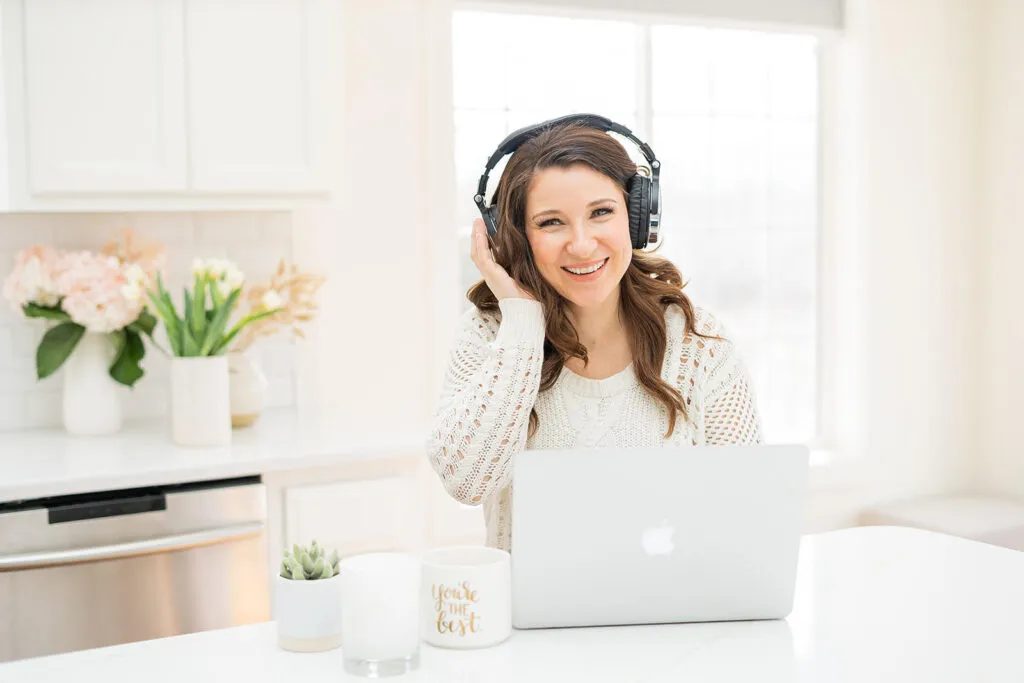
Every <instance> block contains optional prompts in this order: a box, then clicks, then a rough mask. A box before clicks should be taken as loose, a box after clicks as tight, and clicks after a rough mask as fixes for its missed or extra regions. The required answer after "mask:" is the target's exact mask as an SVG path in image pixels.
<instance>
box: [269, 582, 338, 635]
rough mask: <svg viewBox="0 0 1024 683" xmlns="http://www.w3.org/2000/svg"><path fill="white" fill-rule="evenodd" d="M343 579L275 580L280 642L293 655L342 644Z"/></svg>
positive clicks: (275, 617)
mask: <svg viewBox="0 0 1024 683" xmlns="http://www.w3.org/2000/svg"><path fill="white" fill-rule="evenodd" d="M341 609H342V607H341V580H340V579H339V578H338V576H337V575H335V576H332V577H331V578H329V579H316V580H313V581H293V580H292V579H286V578H284V577H283V576H281V575H278V576H276V577H275V579H274V620H275V621H276V622H277V643H278V645H279V646H280V647H281V648H282V649H284V650H291V651H292V652H323V651H324V650H333V649H334V648H336V647H338V646H340V645H341Z"/></svg>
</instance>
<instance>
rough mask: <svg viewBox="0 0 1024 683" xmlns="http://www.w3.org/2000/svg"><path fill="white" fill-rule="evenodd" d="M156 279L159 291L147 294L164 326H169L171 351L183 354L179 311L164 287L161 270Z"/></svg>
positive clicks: (178, 354)
mask: <svg viewBox="0 0 1024 683" xmlns="http://www.w3.org/2000/svg"><path fill="white" fill-rule="evenodd" d="M156 281H157V293H156V294H154V293H153V292H147V295H148V296H149V299H150V301H152V302H153V307H154V308H155V309H156V312H157V315H159V316H160V319H161V320H163V321H164V327H166V328H167V338H168V339H169V340H170V341H171V353H173V354H174V355H175V356H181V355H182V353H181V350H182V349H181V320H180V319H179V318H178V313H177V311H175V310H174V304H173V303H172V302H171V297H170V295H169V294H168V293H167V290H166V289H165V288H164V281H163V278H162V277H161V275H160V273H159V272H157V274H156Z"/></svg>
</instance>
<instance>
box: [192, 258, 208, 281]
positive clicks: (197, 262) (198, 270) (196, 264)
mask: <svg viewBox="0 0 1024 683" xmlns="http://www.w3.org/2000/svg"><path fill="white" fill-rule="evenodd" d="M206 271H207V267H206V263H205V262H204V261H203V259H201V258H198V257H196V258H194V259H192V275H194V276H196V277H202V276H203V275H205V274H206Z"/></svg>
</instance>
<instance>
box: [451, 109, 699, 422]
mask: <svg viewBox="0 0 1024 683" xmlns="http://www.w3.org/2000/svg"><path fill="white" fill-rule="evenodd" d="M574 164H586V165H587V166H589V167H590V168H592V169H594V170H595V171H597V172H598V173H601V174H603V175H605V176H607V177H608V178H611V179H612V180H613V181H614V182H615V184H616V185H618V186H619V190H620V191H621V192H622V194H623V199H624V201H628V199H629V187H628V183H629V182H630V179H631V178H632V177H633V175H634V174H635V173H636V164H634V163H633V161H632V160H630V158H629V155H628V154H627V153H626V150H625V148H624V147H623V146H622V145H621V144H620V143H619V142H618V141H617V140H616V139H615V138H613V137H611V136H610V135H608V134H607V133H604V132H603V131H600V130H597V129H594V128H589V127H587V126H584V125H581V124H576V123H568V124H562V125H560V126H556V127H551V128H548V129H546V130H544V131H543V132H541V133H539V134H537V135H536V136H534V137H533V138H530V139H529V140H527V141H526V142H524V143H523V144H522V145H521V146H520V147H519V149H517V150H516V151H515V152H514V153H513V154H512V156H511V157H510V158H509V161H508V163H507V164H506V166H505V170H504V172H503V173H502V174H501V179H500V180H499V182H498V187H497V189H496V191H495V201H496V203H497V205H498V232H497V234H496V235H495V236H494V238H493V239H492V241H491V249H492V251H493V253H494V260H495V261H496V262H497V263H498V264H499V265H501V266H502V267H503V268H505V270H506V271H507V272H508V274H509V275H511V276H512V278H513V279H515V280H516V282H518V283H519V284H520V285H522V287H523V288H524V289H526V290H527V291H528V292H530V293H531V294H532V295H533V296H534V297H535V298H536V299H537V300H538V301H540V302H541V304H542V305H543V307H544V318H545V326H546V330H545V339H544V365H543V370H542V372H541V381H540V391H547V390H548V389H550V388H551V387H552V386H554V384H555V381H556V380H557V379H558V376H559V374H560V372H561V370H562V367H563V365H564V364H565V361H566V360H568V359H569V358H573V357H576V358H580V359H582V360H583V362H584V364H586V363H587V362H588V356H587V349H586V347H585V346H583V345H582V344H581V343H580V339H579V335H578V334H577V331H576V328H575V326H574V325H573V324H572V321H571V320H570V318H569V316H568V315H567V302H566V300H565V299H564V298H563V297H562V295H561V294H559V293H558V292H557V291H556V290H555V288H554V287H552V286H551V285H550V284H548V282H547V281H546V280H545V279H544V278H543V277H542V276H541V274H540V272H539V271H538V270H537V266H536V264H535V263H534V259H533V251H532V249H531V248H530V243H529V240H528V239H527V237H526V219H525V217H526V198H527V194H528V192H529V189H530V184H531V182H532V180H533V177H534V174H536V173H538V172H540V171H543V170H546V169H548V168H553V167H557V168H568V167H569V166H572V165H574ZM683 287H685V283H684V282H683V278H682V276H681V275H680V274H679V270H678V269H677V268H676V267H675V265H673V264H672V263H671V262H670V261H668V260H667V259H664V258H661V257H659V256H655V255H654V254H653V253H651V252H645V251H642V250H637V249H634V250H633V256H632V259H631V262H630V264H629V266H628V267H627V269H626V273H625V275H623V277H622V280H621V281H620V283H619V292H620V303H619V306H620V312H619V314H620V318H621V319H622V320H623V321H624V322H625V325H626V334H627V335H628V338H629V346H630V350H631V351H632V356H633V370H634V372H635V373H636V376H637V379H638V380H639V382H640V384H641V385H642V386H643V387H644V389H645V390H646V391H647V392H648V393H649V394H650V395H651V396H652V397H653V398H654V399H655V400H656V401H658V402H659V403H661V404H662V405H663V406H664V407H665V409H666V410H667V411H668V415H669V423H668V432H667V433H666V434H665V438H668V437H669V436H671V435H672V433H673V432H674V431H675V426H676V413H677V412H681V413H682V414H683V418H684V419H688V417H689V414H688V411H687V408H686V404H685V403H684V402H683V398H682V395H681V394H680V392H679V390H678V388H676V387H674V386H672V385H671V384H669V383H668V382H666V381H665V380H663V379H662V378H661V365H662V360H663V359H664V357H665V347H666V346H667V344H668V341H667V338H666V326H665V309H666V308H667V307H668V306H669V305H671V304H675V305H677V306H679V307H680V308H681V309H682V310H683V313H684V314H685V317H686V332H687V334H691V335H695V336H699V337H705V338H707V335H704V334H701V333H699V332H698V331H697V330H696V328H695V327H694V324H693V320H694V313H693V305H692V304H691V303H690V299H689V298H688V297H687V296H686V295H685V294H683V291H682V290H683ZM466 297H467V298H468V299H469V301H470V302H472V303H473V305H475V306H476V307H477V309H479V310H480V311H490V312H498V311H499V307H498V300H497V298H496V297H495V296H494V294H493V293H492V292H491V290H490V288H489V287H488V286H487V283H486V282H485V281H484V280H480V281H479V282H477V283H476V284H474V285H473V286H472V287H470V289H469V291H468V292H467V294H466ZM538 424H539V418H538V417H537V411H536V409H531V411H530V426H529V432H528V433H529V434H530V435H532V434H533V433H535V432H536V430H537V426H538Z"/></svg>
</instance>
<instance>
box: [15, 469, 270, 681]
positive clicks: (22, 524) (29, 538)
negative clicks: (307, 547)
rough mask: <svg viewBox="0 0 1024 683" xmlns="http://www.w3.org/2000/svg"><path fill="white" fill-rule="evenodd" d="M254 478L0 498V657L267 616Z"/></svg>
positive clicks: (261, 518) (261, 499)
mask: <svg viewBox="0 0 1024 683" xmlns="http://www.w3.org/2000/svg"><path fill="white" fill-rule="evenodd" d="M265 522H266V492H265V490H264V486H263V484H262V483H261V481H260V478H259V477H244V478H239V479H224V480H217V481H206V482H194V483H189V484H176V485H171V486H161V487H149V488H140V489H130V490H118V491H102V492H98V493H88V494H81V495H71V496H58V497H52V498H41V499H37V500H24V501H17V502H10V503H0V661H7V660H12V659H21V658H24V657H36V656H40V655H47V654H55V653H59V652H68V651H72V650H80V649H85V648H92V647H102V646H106V645H116V644H119V643H126V642H132V641H138V640H146V639H149V638H159V637H164V636H171V635H177V634H182V633H191V632H195V631H205V630H209V629H215V628H223V627H226V626H235V625H240V624H249V623H256V622H260V621H266V620H267V619H269V618H270V597H269V593H270V589H269V578H268V571H267V567H268V561H267V556H266V540H265V532H264V525H265Z"/></svg>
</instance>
